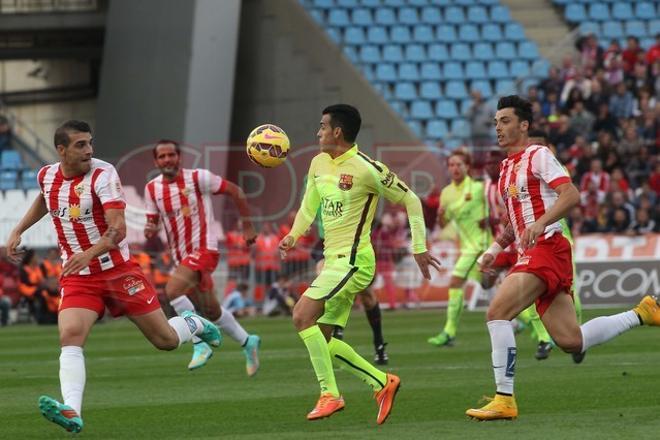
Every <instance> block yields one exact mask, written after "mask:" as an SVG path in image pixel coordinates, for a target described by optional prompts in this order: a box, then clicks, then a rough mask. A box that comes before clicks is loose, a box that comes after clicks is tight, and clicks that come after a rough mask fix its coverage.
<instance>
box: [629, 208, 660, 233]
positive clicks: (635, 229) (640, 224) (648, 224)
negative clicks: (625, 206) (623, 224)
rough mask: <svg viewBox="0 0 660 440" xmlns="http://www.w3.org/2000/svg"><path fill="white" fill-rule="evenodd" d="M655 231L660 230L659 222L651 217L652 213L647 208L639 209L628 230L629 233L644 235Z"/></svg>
mask: <svg viewBox="0 0 660 440" xmlns="http://www.w3.org/2000/svg"><path fill="white" fill-rule="evenodd" d="M653 232H660V229H659V228H658V224H657V223H656V222H655V220H653V219H652V218H651V215H650V214H649V212H648V211H647V210H646V209H644V208H639V209H637V212H636V213H635V221H634V222H633V224H632V225H631V226H630V228H629V229H628V231H627V233H628V235H643V234H650V233H653Z"/></svg>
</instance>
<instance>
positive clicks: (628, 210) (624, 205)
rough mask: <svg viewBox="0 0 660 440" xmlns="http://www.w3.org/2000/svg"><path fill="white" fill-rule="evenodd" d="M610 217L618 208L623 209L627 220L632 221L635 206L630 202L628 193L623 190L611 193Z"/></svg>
mask: <svg viewBox="0 0 660 440" xmlns="http://www.w3.org/2000/svg"><path fill="white" fill-rule="evenodd" d="M609 196H610V197H609V199H610V200H609V205H610V210H609V215H608V216H609V217H612V214H613V212H614V211H616V210H617V209H623V211H624V212H625V214H626V220H628V223H630V222H631V221H632V220H633V219H634V218H635V207H634V206H633V205H632V204H631V203H630V202H628V200H627V199H626V195H625V194H624V193H623V192H622V191H612V192H610V194H609Z"/></svg>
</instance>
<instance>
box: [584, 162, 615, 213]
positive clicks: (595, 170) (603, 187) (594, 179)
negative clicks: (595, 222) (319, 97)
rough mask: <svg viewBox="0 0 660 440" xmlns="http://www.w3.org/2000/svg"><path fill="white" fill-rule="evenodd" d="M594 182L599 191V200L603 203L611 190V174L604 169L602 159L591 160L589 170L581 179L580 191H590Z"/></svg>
mask: <svg viewBox="0 0 660 440" xmlns="http://www.w3.org/2000/svg"><path fill="white" fill-rule="evenodd" d="M592 183H593V184H594V185H595V188H596V190H597V191H598V200H599V203H601V201H602V200H603V199H604V197H605V195H606V194H607V192H608V191H609V190H610V175H609V174H608V173H607V172H605V171H603V162H602V161H601V160H600V159H592V160H591V168H590V170H589V172H587V173H585V174H584V175H583V176H582V179H581V180H580V192H587V191H589V190H590V188H591V184H592Z"/></svg>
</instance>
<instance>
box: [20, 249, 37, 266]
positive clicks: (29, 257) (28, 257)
mask: <svg viewBox="0 0 660 440" xmlns="http://www.w3.org/2000/svg"><path fill="white" fill-rule="evenodd" d="M33 257H34V249H27V250H26V251H25V253H24V254H23V258H21V267H23V266H25V265H26V264H30V261H31V260H32V258H33Z"/></svg>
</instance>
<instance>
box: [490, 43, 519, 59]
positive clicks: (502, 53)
mask: <svg viewBox="0 0 660 440" xmlns="http://www.w3.org/2000/svg"><path fill="white" fill-rule="evenodd" d="M495 56H496V57H497V58H499V59H502V60H514V59H516V58H518V54H517V53H516V46H515V45H514V44H513V43H510V42H508V41H502V42H500V43H496V44H495Z"/></svg>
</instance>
